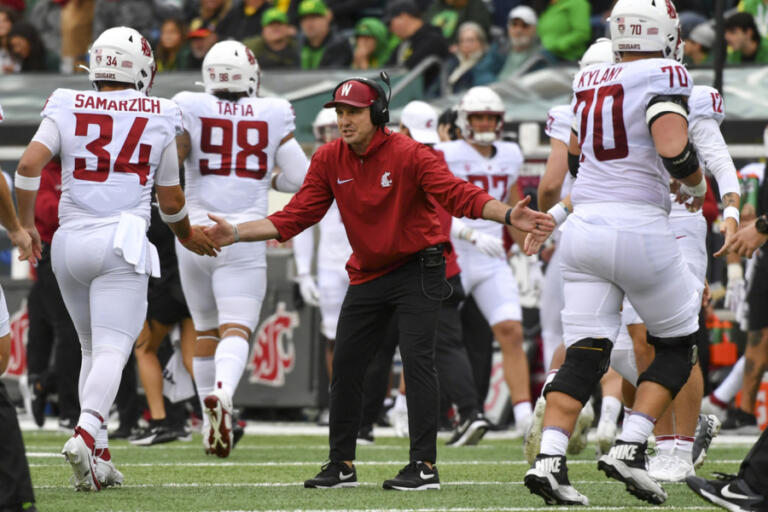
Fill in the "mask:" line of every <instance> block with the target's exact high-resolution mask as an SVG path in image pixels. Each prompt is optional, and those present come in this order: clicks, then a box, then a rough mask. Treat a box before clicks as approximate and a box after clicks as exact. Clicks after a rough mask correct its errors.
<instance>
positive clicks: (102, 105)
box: [75, 94, 160, 114]
mask: <svg viewBox="0 0 768 512" xmlns="http://www.w3.org/2000/svg"><path fill="white" fill-rule="evenodd" d="M75 108H87V109H93V110H115V111H117V112H146V113H149V114H159V113H160V100H159V99H157V98H130V99H126V100H111V99H107V98H102V97H100V96H91V95H89V94H76V95H75Z"/></svg>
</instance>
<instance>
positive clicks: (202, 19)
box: [189, 0, 232, 43]
mask: <svg viewBox="0 0 768 512" xmlns="http://www.w3.org/2000/svg"><path fill="white" fill-rule="evenodd" d="M231 5H232V0H200V11H199V13H198V15H197V16H196V17H195V18H193V19H192V21H190V22H189V30H190V31H195V30H197V29H199V28H207V29H208V30H215V29H216V26H217V25H218V24H219V22H220V21H221V20H223V19H224V16H226V15H227V12H229V8H230V7H231ZM214 43H215V42H214Z"/></svg>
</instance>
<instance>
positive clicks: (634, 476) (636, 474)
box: [597, 440, 667, 505]
mask: <svg viewBox="0 0 768 512" xmlns="http://www.w3.org/2000/svg"><path fill="white" fill-rule="evenodd" d="M647 448H648V443H628V442H625V441H621V440H616V443H615V444H614V445H613V446H612V447H611V449H610V451H609V452H608V454H607V455H603V456H602V457H600V459H599V460H598V461H597V469H599V470H601V471H603V472H604V473H605V474H606V476H608V477H609V478H614V479H616V480H618V481H620V482H624V486H625V487H626V488H627V491H628V492H629V493H630V494H632V495H633V496H635V497H636V498H639V499H641V500H643V501H647V502H648V503H652V504H654V505H661V504H662V503H664V502H665V501H666V499H667V493H666V492H665V491H664V488H662V487H661V485H659V483H658V482H657V481H656V480H654V479H653V478H651V476H650V475H649V474H648V457H647V456H646V454H645V451H646V449H647Z"/></svg>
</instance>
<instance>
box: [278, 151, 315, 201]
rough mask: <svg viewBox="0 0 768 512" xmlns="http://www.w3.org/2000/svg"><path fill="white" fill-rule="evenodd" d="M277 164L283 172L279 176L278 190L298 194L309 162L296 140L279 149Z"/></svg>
mask: <svg viewBox="0 0 768 512" xmlns="http://www.w3.org/2000/svg"><path fill="white" fill-rule="evenodd" d="M275 163H276V164H277V165H278V166H279V167H280V169H281V170H282V172H281V173H280V174H278V176H277V180H276V184H277V190H279V191H280V192H297V191H298V190H299V189H300V188H301V184H302V183H303V182H304V177H305V176H306V175H307V169H309V160H307V155H305V154H304V151H303V150H302V149H301V146H300V145H299V143H298V142H297V141H296V139H295V138H292V139H290V140H289V141H288V142H286V143H285V144H283V145H281V146H280V147H279V148H277V153H276V154H275Z"/></svg>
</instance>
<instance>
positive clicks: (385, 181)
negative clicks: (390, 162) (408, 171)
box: [381, 171, 392, 188]
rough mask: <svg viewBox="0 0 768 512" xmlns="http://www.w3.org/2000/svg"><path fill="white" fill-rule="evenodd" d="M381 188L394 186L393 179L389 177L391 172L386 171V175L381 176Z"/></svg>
mask: <svg viewBox="0 0 768 512" xmlns="http://www.w3.org/2000/svg"><path fill="white" fill-rule="evenodd" d="M381 186H382V188H387V187H391V186H392V178H390V177H389V171H384V174H382V175H381Z"/></svg>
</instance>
